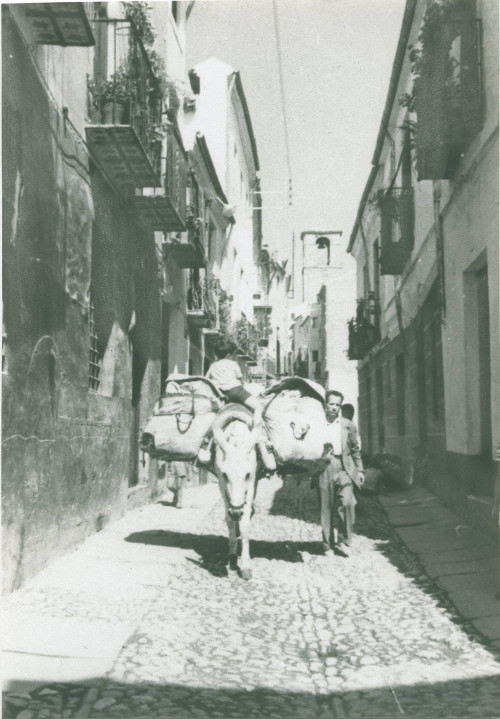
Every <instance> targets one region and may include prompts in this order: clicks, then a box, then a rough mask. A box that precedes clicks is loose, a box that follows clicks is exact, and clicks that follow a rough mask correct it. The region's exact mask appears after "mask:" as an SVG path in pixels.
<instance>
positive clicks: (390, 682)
mask: <svg viewBox="0 0 500 719" xmlns="http://www.w3.org/2000/svg"><path fill="white" fill-rule="evenodd" d="M216 490H217V487H216V486H215V485H214V484H209V485H207V486H205V487H201V488H200V489H198V490H194V489H193V490H190V493H189V496H188V506H187V507H186V509H182V510H176V509H174V508H173V507H169V506H166V505H167V503H166V502H163V503H157V504H156V505H153V506H151V507H148V508H146V509H145V510H143V511H140V512H135V514H134V513H132V514H133V521H131V520H130V518H129V519H127V518H126V519H127V522H128V524H127V525H126V527H127V529H126V531H127V533H126V535H125V536H120V533H119V532H118V531H116V530H114V529H113V528H111V531H110V530H109V529H106V530H105V531H104V532H101V533H100V534H99V535H97V536H96V537H94V538H92V539H91V540H89V541H88V542H87V543H86V545H85V547H84V548H83V550H80V551H79V552H77V553H75V554H74V555H73V557H74V566H75V571H77V570H78V567H79V560H78V555H79V554H81V553H82V552H83V553H84V554H85V556H86V557H87V559H86V561H88V562H89V563H92V558H93V557H94V562H93V565H94V567H95V569H94V573H95V576H96V577H97V579H96V586H98V585H99V584H100V580H99V571H100V569H99V567H102V568H103V571H104V573H105V571H106V569H105V568H106V566H111V563H112V562H114V563H115V564H116V565H120V566H121V567H122V570H123V567H124V566H127V567H128V569H129V579H130V584H129V586H130V587H132V586H133V582H134V577H135V580H136V582H137V584H138V585H141V591H142V594H141V592H137V591H136V592H134V591H127V589H126V586H127V585H126V584H124V583H121V584H120V581H119V576H118V575H117V582H116V584H115V592H114V594H113V591H112V590H111V589H110V591H109V592H108V593H107V596H103V592H99V591H97V592H94V593H93V591H92V587H89V586H87V587H85V586H82V585H81V584H80V583H79V582H78V578H77V577H76V575H75V578H72V576H71V574H69V575H68V571H67V569H66V578H67V579H66V581H67V586H66V588H64V587H63V585H62V584H61V582H62V580H59V586H57V584H58V582H57V581H55V578H56V577H57V576H58V575H57V569H55V570H53V573H52V579H50V576H49V579H41V580H39V581H38V582H37V581H35V582H32V583H31V584H30V585H29V586H28V587H27V588H26V589H24V590H22V591H20V592H17V593H14V594H13V595H12V596H11V597H10V598H8V600H7V601H6V603H5V611H6V612H7V613H8V612H9V611H12V612H14V611H15V612H18V613H19V612H24V614H25V616H26V617H29V616H30V615H31V614H33V613H35V614H38V615H43V616H45V617H58V618H59V619H60V620H62V618H63V617H71V618H72V619H78V620H80V621H81V622H86V621H88V622H89V623H90V622H91V621H92V622H96V621H103V622H111V621H113V622H118V623H119V622H123V623H125V624H126V625H127V626H129V627H132V628H133V631H131V632H130V634H129V635H128V637H127V638H126V641H125V642H124V643H123V645H122V646H121V649H119V650H118V651H117V653H116V657H115V660H114V661H113V662H112V664H111V665H110V666H111V668H110V669H109V670H108V671H107V672H104V673H103V676H96V677H94V678H90V679H89V678H87V680H86V681H83V682H78V681H67V682H66V681H65V682H61V681H55V682H45V684H43V685H40V684H39V685H38V686H35V687H32V686H31V687H30V686H29V685H27V684H26V685H25V686H23V685H22V683H19V684H17V685H15V684H14V685H13V686H12V687H11V691H9V692H8V693H6V695H5V697H4V717H5V719H14V718H16V719H38V718H40V719H52V718H54V719H55V718H56V717H68V718H69V717H76V718H78V719H85V718H89V719H90V718H92V719H93V718H97V717H136V718H137V717H144V718H145V717H175V718H177V717H179V718H183V717H200V718H202V717H283V718H284V717H293V716H295V717H298V718H302V717H303V718H306V717H395V716H401V715H407V716H416V717H468V716H479V717H496V716H499V709H498V708H499V707H500V662H499V661H498V654H497V656H495V652H498V649H497V648H496V647H495V646H494V644H490V645H489V646H488V645H487V643H486V641H485V640H484V639H483V638H482V637H481V635H480V634H479V633H478V632H477V630H476V629H475V628H474V626H473V625H472V624H471V623H470V622H469V621H467V620H465V619H464V618H463V617H461V616H460V614H459V613H458V611H457V610H456V609H455V607H454V606H453V604H452V603H451V602H450V601H449V600H448V599H447V596H446V594H445V592H444V591H443V590H442V588H440V586H439V585H438V583H437V582H436V581H435V580H434V579H432V578H430V577H429V576H428V574H427V573H426V572H425V571H424V570H423V568H422V565H421V564H420V562H419V560H418V557H417V556H416V555H415V554H413V553H412V552H410V551H409V550H408V548H407V547H406V546H405V544H404V543H403V542H402V541H401V539H400V538H399V537H398V536H397V534H396V533H395V532H394V530H393V529H392V528H391V526H390V524H389V523H388V519H387V516H386V513H385V511H384V509H383V508H382V506H381V504H380V503H379V501H378V500H377V499H375V498H370V497H368V498H367V497H364V498H362V501H361V505H360V511H359V518H358V521H357V525H356V538H355V545H354V548H353V552H352V555H351V556H350V557H349V558H344V557H341V556H336V557H335V558H334V559H327V558H325V557H324V556H322V555H321V544H320V543H319V541H318V540H319V528H318V524H317V519H318V516H317V515H318V507H317V500H316V496H315V493H314V492H313V491H312V490H311V488H310V486H309V483H308V482H305V481H303V482H302V483H300V482H298V481H296V480H294V481H289V482H287V483H285V484H284V485H283V484H282V482H281V481H280V480H278V479H277V478H273V479H271V480H263V481H262V482H261V483H260V486H259V491H258V494H257V507H256V514H255V516H254V518H253V526H252V537H253V541H252V544H251V549H252V556H253V579H252V580H251V581H249V582H244V581H243V580H242V579H240V578H239V576H238V574H237V573H236V572H234V571H230V570H229V569H228V567H227V566H226V561H225V559H226V538H225V537H226V528H225V523H224V518H223V508H222V504H221V502H220V501H218V500H217V494H216ZM203 504H205V506H211V507H212V509H211V510H210V511H209V513H208V514H207V513H206V511H203V506H202V505H203ZM123 521H124V520H122V528H123V526H125V525H124V524H123ZM118 525H120V523H117V526H118ZM131 527H133V528H134V529H133V531H130V528H131ZM106 533H108V535H109V536H108V538H107V539H106V541H104V540H103V537H104V538H105V535H106ZM124 539H125V541H124ZM92 546H94V549H92ZM89 547H90V549H89ZM98 548H99V549H98ZM93 552H94V554H93ZM97 555H98V560H97V559H96V557H97ZM99 561H101V562H102V564H101V565H100V564H99ZM80 564H81V561H80ZM67 566H68V563H67V562H66V567H67ZM42 575H44V576H47V575H50V568H49V570H46V572H43V573H42ZM60 626H61V628H62V629H61V631H62V630H63V626H64V625H63V624H60ZM16 692H17V693H16Z"/></svg>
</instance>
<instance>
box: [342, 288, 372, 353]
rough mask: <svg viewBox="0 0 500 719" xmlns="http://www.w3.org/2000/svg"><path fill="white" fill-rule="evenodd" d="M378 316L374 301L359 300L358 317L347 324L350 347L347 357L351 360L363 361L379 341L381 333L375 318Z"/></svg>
mask: <svg viewBox="0 0 500 719" xmlns="http://www.w3.org/2000/svg"><path fill="white" fill-rule="evenodd" d="M376 314H378V306H377V304H376V303H375V301H374V300H373V299H370V300H358V302H357V307H356V317H353V318H352V319H351V320H349V322H348V323H347V326H348V329H349V346H348V350H347V356H348V358H349V359H351V360H359V359H363V357H364V356H365V355H366V354H367V353H368V352H369V351H370V350H371V348H372V347H373V346H374V345H375V344H376V342H377V341H378V339H379V331H378V329H377V327H376V325H375V323H374V319H373V317H374V316H376Z"/></svg>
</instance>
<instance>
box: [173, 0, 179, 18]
mask: <svg viewBox="0 0 500 719" xmlns="http://www.w3.org/2000/svg"><path fill="white" fill-rule="evenodd" d="M172 17H173V18H174V20H175V22H177V23H178V22H179V3H178V2H177V0H173V2H172Z"/></svg>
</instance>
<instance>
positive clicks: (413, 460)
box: [348, 0, 500, 529]
mask: <svg viewBox="0 0 500 719" xmlns="http://www.w3.org/2000/svg"><path fill="white" fill-rule="evenodd" d="M348 249H349V252H351V253H352V254H353V255H354V257H355V259H356V262H357V268H358V274H357V276H358V281H357V288H358V289H357V294H358V305H357V313H356V316H355V317H353V319H352V320H351V322H350V323H349V355H350V357H351V358H352V359H356V360H358V375H359V395H360V399H359V401H360V425H361V434H362V438H363V443H364V445H363V446H364V450H365V452H366V453H367V454H368V455H374V454H377V453H380V452H389V453H391V454H394V455H398V456H399V457H400V458H402V460H403V463H404V465H405V467H406V470H407V477H408V480H409V481H421V482H425V483H426V484H427V485H428V486H429V487H430V488H432V489H433V491H435V492H436V493H437V494H439V495H441V496H442V497H443V498H444V499H445V500H446V501H447V502H448V503H449V504H450V505H451V506H453V507H454V508H455V509H457V510H459V511H460V512H461V513H462V515H463V516H464V517H465V518H466V519H467V520H468V521H469V522H470V523H475V524H477V525H480V526H482V527H486V526H489V527H490V528H491V529H493V528H494V526H495V523H494V521H492V518H491V508H492V500H493V491H494V483H495V476H496V472H497V469H496V463H495V461H494V458H495V454H496V452H497V449H498V444H499V441H500V419H499V414H498V412H499V410H498V407H499V399H500V398H499V392H500V375H499V368H500V362H499V356H498V353H499V293H498V289H499V277H498V271H499V257H498V5H497V3H495V2H490V1H489V0H484V1H482V2H475V0H454V1H453V2H448V3H436V2H432V3H427V2H424V1H423V0H408V1H407V3H406V8H405V13H404V18H403V24H402V28H401V34H400V38H399V44H398V48H397V52H396V58H395V61H394V66H393V71H392V76H391V79H390V85H389V91H388V96H387V101H386V105H385V109H384V113H383V117H382V120H381V124H380V131H379V134H378V138H377V143H376V148H375V152H374V156H373V159H372V170H371V172H370V175H369V177H368V180H367V183H366V186H365V190H364V193H363V196H362V199H361V204H360V206H359V210H358V214H357V218H356V222H355V226H354V229H353V231H352V234H351V238H350V243H349V248H348Z"/></svg>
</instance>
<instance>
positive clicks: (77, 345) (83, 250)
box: [2, 14, 160, 591]
mask: <svg viewBox="0 0 500 719" xmlns="http://www.w3.org/2000/svg"><path fill="white" fill-rule="evenodd" d="M68 57H69V56H68ZM77 70H78V68H75V71H77ZM70 71H71V67H68V72H70ZM3 88H4V102H3V127H4V133H5V135H4V137H5V142H4V158H3V163H4V164H3V195H4V213H3V239H4V241H3V268H4V278H3V279H4V334H5V339H6V348H7V349H6V362H7V364H6V366H5V367H4V373H3V376H2V379H3V408H2V409H3V412H2V423H3V426H2V432H3V450H2V462H3V467H2V470H3V471H2V483H3V491H2V510H3V542H4V545H3V546H4V552H3V558H4V581H3V586H4V590H5V591H10V590H12V589H14V588H16V587H18V586H19V585H20V584H21V583H22V582H23V581H24V580H25V579H26V578H28V577H29V576H31V575H33V574H34V573H36V572H37V571H38V570H39V569H40V568H41V567H42V566H43V565H44V564H46V563H47V562H48V561H49V560H50V559H53V558H54V557H56V556H58V555H60V554H62V553H64V552H65V551H67V550H68V549H70V548H72V547H74V546H76V545H77V544H78V543H79V542H81V541H82V540H83V539H84V537H86V536H87V535H89V534H90V533H92V532H94V531H98V530H99V529H100V528H102V526H103V525H104V524H105V523H106V522H107V521H109V520H110V519H111V518H113V517H117V516H119V515H120V514H121V513H122V512H123V511H124V509H125V507H126V502H127V495H128V492H129V486H131V485H134V484H136V485H141V486H144V487H146V491H145V497H147V498H151V496H153V495H154V493H155V491H156V487H157V479H156V467H155V466H154V464H155V463H151V466H149V464H148V463H146V464H145V466H143V465H142V464H140V463H139V456H138V450H137V449H136V447H137V434H138V431H139V430H140V427H141V425H143V424H144V423H145V420H146V418H147V415H148V414H149V412H150V410H151V407H152V404H153V403H154V401H155V400H156V399H157V396H158V394H159V387H160V380H159V372H160V349H159V343H160V304H159V293H158V287H157V285H156V284H155V282H154V278H156V276H157V267H156V264H155V263H156V259H155V250H154V241H153V237H152V236H149V235H147V234H145V233H144V232H142V231H140V230H139V229H138V228H137V227H136V226H135V225H134V223H133V218H131V217H130V216H129V215H128V214H127V208H126V203H125V202H124V201H123V199H121V198H119V197H118V196H117V195H116V194H115V192H114V191H113V189H112V188H111V187H110V186H109V185H108V184H107V183H106V181H105V180H104V179H103V177H102V176H101V175H100V173H99V171H98V169H97V168H96V167H95V166H93V165H91V163H89V157H88V155H87V151H86V148H85V146H84V143H83V142H82V140H81V138H79V137H78V135H77V134H76V133H74V132H73V131H72V128H71V127H70V125H69V123H68V122H67V121H66V120H65V118H64V117H63V115H61V114H60V113H59V111H58V110H57V108H56V107H55V106H54V105H53V104H52V102H51V101H50V99H49V96H48V94H47V92H46V88H45V86H44V84H43V82H42V80H41V79H40V77H39V75H38V73H37V72H36V71H35V69H34V66H33V63H32V61H31V58H30V56H29V53H28V51H27V49H26V47H25V45H24V43H23V42H22V41H21V39H20V37H19V35H18V34H17V30H16V27H15V25H14V23H13V22H12V21H11V20H10V19H9V16H8V15H7V14H6V15H5V17H4V22H3ZM152 278H153V281H152ZM90 299H92V302H93V304H94V307H95V309H94V320H95V327H96V333H97V335H98V345H99V352H100V355H101V358H102V369H101V384H100V387H99V388H98V389H97V390H96V391H89V389H88V387H89V341H90V340H89V311H90V310H89V305H90ZM134 347H135V350H134Z"/></svg>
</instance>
